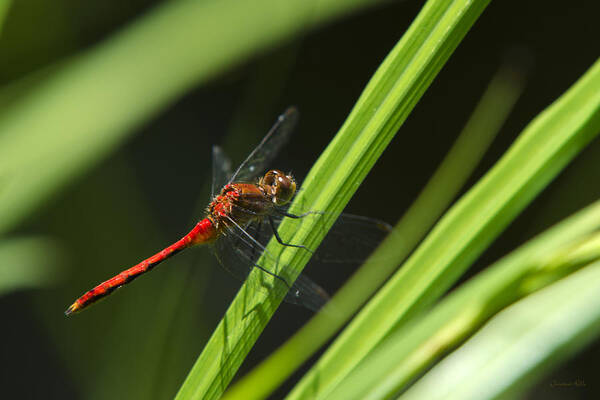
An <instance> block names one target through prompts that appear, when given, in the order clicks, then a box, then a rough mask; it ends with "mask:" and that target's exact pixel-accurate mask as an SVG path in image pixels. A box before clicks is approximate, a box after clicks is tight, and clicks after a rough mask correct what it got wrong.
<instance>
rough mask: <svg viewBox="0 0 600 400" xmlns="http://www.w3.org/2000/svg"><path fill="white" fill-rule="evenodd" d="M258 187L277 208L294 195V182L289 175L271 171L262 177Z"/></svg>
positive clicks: (274, 170)
mask: <svg viewBox="0 0 600 400" xmlns="http://www.w3.org/2000/svg"><path fill="white" fill-rule="evenodd" d="M258 185H259V186H260V187H261V188H262V190H263V192H264V193H265V194H266V195H267V197H269V199H270V200H271V201H272V202H273V203H275V204H276V205H278V206H282V205H284V204H286V203H288V202H289V201H290V200H292V197H294V194H295V193H296V181H295V180H294V178H293V177H292V176H291V175H286V174H284V173H283V172H281V171H278V170H276V169H272V170H270V171H269V172H267V173H266V174H265V176H263V177H262V178H261V179H260V181H259V182H258Z"/></svg>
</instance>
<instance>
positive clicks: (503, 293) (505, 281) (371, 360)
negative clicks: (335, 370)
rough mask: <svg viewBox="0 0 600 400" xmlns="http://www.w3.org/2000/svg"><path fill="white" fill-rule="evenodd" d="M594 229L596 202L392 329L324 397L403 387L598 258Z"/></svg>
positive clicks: (599, 240)
mask: <svg viewBox="0 0 600 400" xmlns="http://www.w3.org/2000/svg"><path fill="white" fill-rule="evenodd" d="M598 228H600V203H598V202H597V203H596V204H594V205H593V206H591V207H589V208H588V209H586V210H583V211H581V212H579V213H577V214H576V215H574V216H572V217H571V218H568V219H567V220H565V221H563V222H562V223H560V224H559V225H557V226H556V227H554V228H552V229H550V230H549V231H547V232H545V233H543V234H541V235H539V236H538V237H537V238H535V239H534V240H532V241H531V242H529V243H527V244H525V245H524V246H522V247H521V248H519V249H518V250H516V251H514V252H513V253H511V254H510V255H508V256H506V257H504V258H503V259H502V260H500V261H498V262H497V263H495V264H494V265H493V266H492V267H490V268H489V269H487V270H486V271H485V272H483V273H481V274H479V275H478V276H477V277H475V278H474V279H472V280H471V281H469V282H467V283H466V284H465V285H463V286H462V287H461V288H460V289H459V290H457V291H455V292H454V293H453V294H451V295H450V296H448V297H447V298H446V299H444V300H443V301H442V302H441V303H440V304H439V305H438V306H437V307H435V308H434V310H432V311H430V312H428V313H427V314H426V315H424V316H423V318H421V319H420V320H419V321H418V322H417V323H415V324H411V325H410V327H408V328H406V329H399V330H398V331H396V332H394V333H393V334H392V335H390V337H389V338H388V339H386V340H385V341H384V342H383V343H382V344H381V345H380V346H378V347H377V348H376V349H375V350H374V351H373V352H372V353H371V354H370V355H368V356H367V357H366V358H365V359H364V360H363V361H362V362H361V363H360V364H359V366H358V367H357V368H356V369H354V370H353V371H352V372H351V373H350V374H349V375H348V376H347V377H346V378H345V380H344V381H343V382H342V383H341V384H340V385H338V386H337V387H336V389H335V390H334V392H332V393H330V394H329V398H331V399H352V398H356V399H381V398H388V397H389V396H391V395H392V394H394V393H398V392H399V391H402V390H403V389H405V387H406V385H407V384H409V383H410V382H411V380H412V379H415V378H416V377H417V376H418V374H419V373H421V372H422V371H423V370H425V369H426V368H427V367H429V366H430V365H431V364H432V363H433V362H435V360H437V359H439V358H440V357H442V356H443V355H444V354H445V353H446V352H448V351H449V349H452V348H453V347H455V346H457V345H458V344H459V343H460V342H461V341H462V340H464V338H465V337H468V336H469V335H471V334H473V332H475V331H476V330H477V329H479V327H481V326H482V325H483V324H484V323H485V322H486V321H487V320H488V319H489V318H490V317H491V316H492V315H493V314H495V313H497V312H498V311H500V310H501V309H503V308H504V307H506V306H508V305H510V304H511V303H513V302H514V301H516V300H517V299H519V298H521V297H524V296H526V295H528V294H530V293H531V292H533V291H536V290H538V289H540V288H541V287H544V286H546V285H548V284H550V283H552V282H555V281H557V280H559V279H561V278H562V277H564V276H565V275H567V274H569V273H571V272H573V271H574V270H577V269H578V268H581V267H582V266H584V265H586V264H588V263H590V262H594V261H596V260H598V259H600V235H599V234H598V233H597V230H598ZM513 332H515V329H513ZM488 383H489V381H488ZM452 384H454V383H452ZM417 398H418V397H417ZM424 398H430V397H428V396H425V397H424Z"/></svg>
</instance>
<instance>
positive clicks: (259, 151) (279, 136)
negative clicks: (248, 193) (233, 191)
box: [229, 107, 300, 183]
mask: <svg viewBox="0 0 600 400" xmlns="http://www.w3.org/2000/svg"><path fill="white" fill-rule="evenodd" d="M299 115H300V114H299V113H298V110H297V109H296V108H295V107H289V108H288V109H287V110H285V112H284V113H283V114H281V115H280V116H279V118H277V122H275V124H274V125H273V127H272V128H271V130H270V131H269V132H268V133H267V135H266V136H265V137H264V138H263V140H262V141H261V142H260V143H259V145H258V146H257V147H256V148H255V149H254V150H253V151H252V153H250V155H249V156H248V158H246V160H244V162H243V163H242V164H240V166H239V167H238V169H237V170H236V171H235V173H234V174H233V175H232V176H231V179H230V180H229V183H231V182H234V181H235V182H252V181H254V180H256V178H257V177H258V176H259V175H261V174H263V173H264V171H265V169H266V168H267V166H268V165H269V164H270V163H271V161H272V160H273V159H274V158H275V156H277V154H278V153H279V150H280V149H281V148H282V147H283V146H284V145H285V144H286V143H287V141H288V140H289V137H290V134H291V133H292V131H293V130H294V127H295V126H296V123H297V122H298V117H299Z"/></svg>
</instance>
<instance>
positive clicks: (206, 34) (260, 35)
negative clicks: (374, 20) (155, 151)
mask: <svg viewBox="0 0 600 400" xmlns="http://www.w3.org/2000/svg"><path fill="white" fill-rule="evenodd" d="M373 3H374V2H370V1H366V0H354V1H343V0H325V1H319V3H318V5H319V13H315V12H314V7H315V4H314V3H313V2H311V1H308V2H307V1H304V0H290V1H285V2H281V1H278V0H257V1H252V2H247V1H242V0H222V1H169V2H164V3H162V4H161V5H160V6H158V7H157V8H155V9H154V10H153V11H151V12H149V13H147V14H146V15H145V16H144V17H142V18H140V19H139V20H137V21H136V22H135V23H133V24H132V25H130V26H128V27H127V28H126V29H124V30H122V31H121V32H119V33H117V34H115V35H114V36H112V37H111V38H109V39H107V40H106V41H104V42H103V43H101V44H100V45H98V46H96V47H94V48H92V49H90V50H89V51H86V52H84V53H82V54H79V55H77V56H75V57H72V58H71V59H70V60H66V61H64V62H62V63H61V64H60V65H59V66H58V67H56V68H51V69H50V73H49V76H47V77H45V79H43V80H42V81H41V82H39V83H38V84H37V85H36V86H35V87H33V88H28V91H27V93H26V94H25V95H23V96H22V98H19V99H17V100H16V101H14V102H11V104H10V105H8V106H7V107H5V108H4V109H3V110H2V112H1V113H0V193H1V195H0V233H2V232H5V231H7V230H9V229H11V228H12V227H14V226H15V225H16V224H18V223H19V222H20V221H21V220H22V219H23V218H25V217H26V216H27V215H28V214H29V213H30V212H31V211H33V210H34V209H35V208H36V207H37V206H39V205H41V204H44V202H45V201H46V200H47V199H48V197H49V196H50V195H52V194H53V193H55V192H56V191H57V190H59V189H60V188H61V187H63V186H64V185H66V184H67V183H68V182H70V181H72V180H73V179H74V178H76V177H79V176H81V175H82V174H83V173H84V172H85V171H86V169H87V168H89V167H91V166H92V165H93V164H94V163H96V162H98V161H99V160H101V159H102V158H103V157H105V156H106V155H107V154H108V153H109V152H110V151H113V150H114V149H116V148H117V146H118V145H120V144H121V143H122V142H123V141H124V140H125V139H126V138H127V137H128V136H129V135H130V134H132V133H133V132H134V129H135V128H136V127H138V126H140V125H141V124H142V123H143V122H144V121H147V120H148V119H150V118H152V117H153V116H154V115H155V114H157V113H158V112H160V110H162V109H164V108H165V107H166V106H167V105H169V104H170V103H171V102H173V101H174V100H175V99H177V98H178V97H180V96H181V95H182V94H184V93H185V92H186V91H188V90H190V89H191V88H192V87H193V86H195V85H197V84H199V83H201V82H205V81H207V80H208V79H209V78H212V77H214V76H215V75H218V74H220V73H222V72H223V71H224V70H226V69H227V68H231V67H232V66H235V65H237V64H239V63H240V62H242V61H243V60H245V59H248V58H249V57H251V56H252V55H255V54H256V53H257V52H259V51H261V50H264V49H267V48H269V47H271V46H274V45H276V44H278V43H281V42H283V41H285V40H286V39H290V38H292V37H293V36H294V35H296V34H297V33H298V32H302V31H304V30H308V29H310V28H313V27H315V26H318V25H320V24H323V23H325V22H327V21H329V20H331V19H333V18H335V17H339V16H340V15H344V14H347V13H350V12H352V11H354V10H356V9H358V8H360V7H365V6H367V5H371V4H373ZM3 97H4V96H3V95H2V93H0V98H3ZM207 148H209V147H207Z"/></svg>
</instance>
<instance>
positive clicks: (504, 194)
mask: <svg viewBox="0 0 600 400" xmlns="http://www.w3.org/2000/svg"><path fill="white" fill-rule="evenodd" d="M599 127H600V61H598V62H596V63H595V64H594V65H593V66H592V67H591V68H590V69H589V70H588V71H587V72H586V73H585V74H584V75H583V76H582V77H581V78H580V79H579V80H578V81H577V82H576V83H575V84H574V85H573V86H572V87H571V88H570V89H569V90H568V91H567V92H566V93H565V94H563V95H562V96H561V97H560V98H559V99H558V100H556V101H555V102H554V103H553V104H552V105H551V106H549V107H548V108H547V109H546V110H544V111H543V112H542V113H541V114H540V115H539V116H538V117H536V118H535V119H534V120H533V121H532V122H531V123H530V124H529V125H528V126H527V127H526V128H525V130H524V131H523V132H522V133H521V135H520V137H519V138H518V139H517V141H516V142H515V143H514V144H513V145H512V146H511V148H510V149H509V150H508V151H507V153H506V154H505V155H504V156H503V157H502V159H500V161H498V163H497V164H496V165H495V166H494V167H493V168H492V169H491V170H490V171H489V172H488V173H487V174H486V175H485V176H484V177H483V178H482V179H481V180H480V181H479V182H478V183H477V184H476V185H475V186H474V187H473V188H472V189H471V190H470V191H469V192H468V193H467V194H466V195H465V196H463V197H462V198H461V199H460V200H459V201H458V202H457V203H456V204H455V206H453V207H452V208H451V209H450V210H449V211H448V212H447V213H446V214H445V216H444V217H443V218H442V219H441V220H440V222H439V223H438V224H437V225H436V226H435V228H434V229H433V230H432V231H431V233H430V234H429V235H428V236H427V238H426V239H425V240H424V241H423V243H422V244H421V245H420V246H419V248H417V250H416V251H415V252H414V253H413V254H412V255H411V257H410V258H409V259H408V260H407V262H406V263H405V264H404V266H403V267H402V268H401V270H400V271H399V272H398V273H397V274H396V275H395V276H394V277H393V278H392V279H391V280H390V281H389V282H388V283H387V284H386V285H385V286H384V287H383V288H382V290H380V291H379V293H378V294H377V295H376V296H375V297H374V298H373V299H372V300H371V301H370V302H369V304H367V306H366V307H365V308H364V309H363V310H362V311H361V313H360V314H359V315H358V316H357V317H356V318H355V319H354V321H352V322H351V323H350V325H349V326H348V327H347V328H346V330H345V331H344V332H343V333H342V334H341V335H340V337H339V338H338V339H337V340H336V341H335V342H334V343H333V345H332V346H330V347H329V349H328V350H327V352H326V353H325V354H324V355H323V356H322V357H321V359H320V360H319V362H318V363H317V364H316V365H315V366H314V367H313V368H312V369H311V371H310V372H309V373H308V374H307V375H305V377H304V378H303V379H302V380H301V382H300V383H299V384H298V385H297V387H296V388H295V389H294V391H293V392H292V394H291V396H290V398H292V399H298V398H305V397H309V398H326V397H327V396H328V394H329V393H330V392H331V390H333V389H334V388H335V387H336V386H337V385H338V384H339V383H340V382H341V381H342V380H343V379H344V378H345V377H346V376H347V374H348V373H350V371H352V369H354V368H355V367H356V366H357V365H358V363H359V362H360V361H361V359H362V358H363V357H365V356H366V355H367V354H368V353H369V352H370V351H371V350H372V349H373V348H374V347H375V346H376V345H377V344H378V343H379V342H380V341H381V340H382V339H383V338H384V337H385V336H386V335H388V334H389V333H390V331H391V330H392V329H394V328H398V327H399V326H402V324H404V323H406V322H407V321H408V320H409V319H410V318H411V317H412V316H414V315H415V314H418V313H419V312H421V311H423V310H424V309H426V308H428V306H429V305H430V304H432V303H433V302H435V301H436V300H437V299H438V298H439V297H440V296H441V295H442V294H443V293H444V292H445V291H446V290H447V289H448V288H449V287H450V286H451V285H452V284H453V283H454V282H456V280H457V279H458V277H460V275H461V274H462V273H463V272H464V271H465V269H466V268H468V266H469V265H470V264H471V263H472V262H473V261H474V260H475V259H476V258H477V257H478V256H479V254H481V252H482V251H483V250H484V249H485V248H486V247H487V246H488V245H489V244H490V243H491V241H492V240H494V239H495V238H496V237H497V236H498V235H499V234H500V232H501V231H502V229H504V228H505V227H506V226H507V224H508V223H509V222H510V221H511V220H512V219H513V218H514V217H515V216H516V215H517V214H518V213H519V212H520V211H521V210H522V209H523V208H524V207H525V206H527V204H529V202H531V201H532V200H533V198H534V197H535V196H536V195H537V194H538V193H539V192H540V191H541V190H542V189H543V188H544V187H545V186H546V185H547V184H548V183H549V182H550V181H551V180H552V179H553V178H554V177H555V176H556V174H558V172H559V171H560V170H561V169H562V168H564V167H565V165H567V163H568V162H569V161H570V160H571V159H572V158H573V157H575V156H576V155H577V154H578V153H579V152H580V151H581V150H582V149H583V148H584V147H585V146H586V145H587V144H588V143H589V142H590V141H591V140H592V139H593V138H594V137H595V136H596V135H597V134H598V133H599V131H600V129H599ZM388 250H389V256H390V257H391V258H393V257H394V252H395V250H394V248H393V246H389V248H388Z"/></svg>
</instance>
